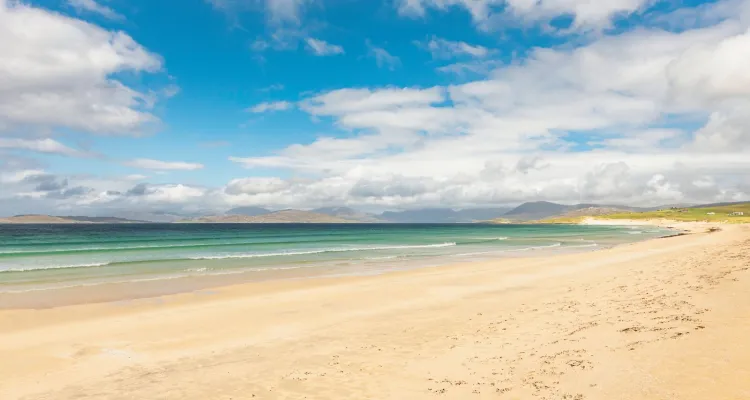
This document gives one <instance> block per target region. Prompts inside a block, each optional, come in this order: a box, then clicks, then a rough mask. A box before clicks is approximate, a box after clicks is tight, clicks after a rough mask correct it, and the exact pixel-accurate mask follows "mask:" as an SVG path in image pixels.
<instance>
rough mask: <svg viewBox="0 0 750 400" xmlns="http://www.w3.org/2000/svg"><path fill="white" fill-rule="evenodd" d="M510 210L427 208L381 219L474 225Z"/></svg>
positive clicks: (397, 221)
mask: <svg viewBox="0 0 750 400" xmlns="http://www.w3.org/2000/svg"><path fill="white" fill-rule="evenodd" d="M508 210H510V208H477V209H466V210H453V209H450V208H426V209H420V210H407V211H387V212H384V213H382V214H380V216H379V218H380V219H381V220H383V221H384V222H396V223H413V224H420V223H443V224H454V223H472V222H480V221H487V220H491V219H495V218H500V217H502V216H503V215H505V214H506V213H507V212H508Z"/></svg>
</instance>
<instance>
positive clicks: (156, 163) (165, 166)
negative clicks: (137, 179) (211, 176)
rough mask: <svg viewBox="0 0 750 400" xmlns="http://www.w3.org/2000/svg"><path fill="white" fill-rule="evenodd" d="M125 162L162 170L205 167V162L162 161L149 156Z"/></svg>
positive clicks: (184, 169)
mask: <svg viewBox="0 0 750 400" xmlns="http://www.w3.org/2000/svg"><path fill="white" fill-rule="evenodd" d="M123 164H124V165H127V166H128V167H133V168H142V169H153V170H160V171H194V170H196V169H202V168H203V164H199V163H189V162H182V161H160V160H152V159H148V158H138V159H135V160H130V161H126V162H124V163H123Z"/></svg>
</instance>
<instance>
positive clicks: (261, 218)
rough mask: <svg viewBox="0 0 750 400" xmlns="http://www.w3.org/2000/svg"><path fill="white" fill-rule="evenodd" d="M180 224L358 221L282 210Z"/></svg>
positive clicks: (217, 217)
mask: <svg viewBox="0 0 750 400" xmlns="http://www.w3.org/2000/svg"><path fill="white" fill-rule="evenodd" d="M178 222H182V223H191V222H192V223H235V224H236V223H243V224H283V223H300V224H301V223H316V224H345V223H355V222H358V221H355V220H349V219H344V218H339V217H334V216H330V215H326V214H320V213H315V212H310V211H301V210H282V211H275V212H268V213H266V214H261V215H215V216H207V217H200V218H193V219H186V220H182V221H178Z"/></svg>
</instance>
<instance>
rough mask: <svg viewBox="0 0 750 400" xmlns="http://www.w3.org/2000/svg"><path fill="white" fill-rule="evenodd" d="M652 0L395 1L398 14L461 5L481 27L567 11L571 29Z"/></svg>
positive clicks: (598, 23) (603, 22) (599, 24)
mask: <svg viewBox="0 0 750 400" xmlns="http://www.w3.org/2000/svg"><path fill="white" fill-rule="evenodd" d="M654 2H655V1H653V0H598V1H590V0H400V1H398V2H396V4H397V8H398V11H399V13H400V14H401V15H404V16H411V17H422V16H424V15H425V13H426V11H427V10H428V9H435V10H438V11H447V10H449V9H452V8H463V9H465V10H466V11H467V12H468V13H469V14H470V15H471V17H472V19H473V20H474V21H475V22H476V23H477V24H480V25H481V26H483V27H485V28H486V27H488V26H487V22H488V21H490V20H492V19H500V23H501V24H503V25H508V23H512V22H513V21H514V20H518V19H520V20H522V21H527V22H535V23H536V22H544V21H549V20H551V19H553V18H555V17H558V16H564V15H571V16H572V17H573V28H574V29H591V28H595V29H601V28H604V27H607V26H609V25H610V23H611V21H612V19H613V18H614V17H615V16H617V15H627V14H632V13H635V12H637V11H640V10H643V9H644V8H646V7H648V6H649V5H651V4H652V3H654Z"/></svg>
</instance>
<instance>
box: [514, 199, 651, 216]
mask: <svg viewBox="0 0 750 400" xmlns="http://www.w3.org/2000/svg"><path fill="white" fill-rule="evenodd" d="M657 208H658V207H657ZM654 209H655V208H642V207H629V206H620V205H608V204H574V205H565V204H558V203H551V202H548V201H533V202H528V203H523V204H521V205H520V206H518V207H516V208H514V209H512V210H510V211H508V212H507V213H505V215H504V216H503V218H505V219H509V220H511V221H533V220H538V219H545V218H550V217H557V216H563V215H566V216H572V215H571V214H579V213H577V211H580V210H588V212H590V213H594V214H598V215H601V214H602V213H605V212H609V213H613V212H618V211H651V210H654Z"/></svg>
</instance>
